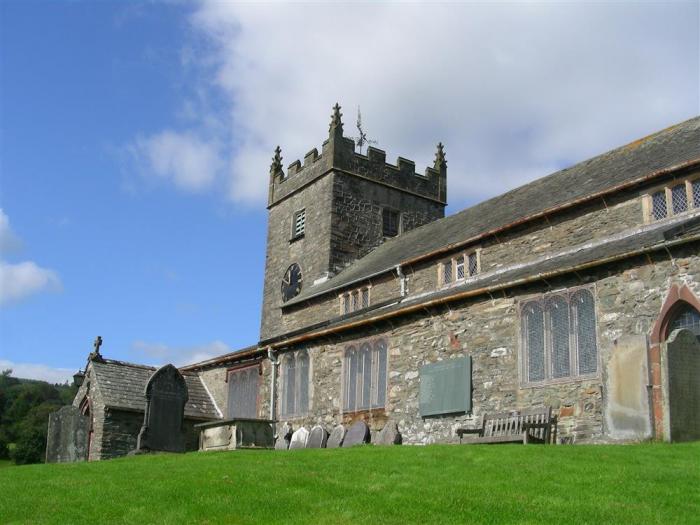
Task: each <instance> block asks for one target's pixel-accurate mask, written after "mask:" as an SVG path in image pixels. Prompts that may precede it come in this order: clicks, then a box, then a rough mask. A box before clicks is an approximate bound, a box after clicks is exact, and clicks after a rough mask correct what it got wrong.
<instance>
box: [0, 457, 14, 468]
mask: <svg viewBox="0 0 700 525" xmlns="http://www.w3.org/2000/svg"><path fill="white" fill-rule="evenodd" d="M12 465H14V463H12V461H11V460H9V459H0V468H4V467H11V466H12Z"/></svg>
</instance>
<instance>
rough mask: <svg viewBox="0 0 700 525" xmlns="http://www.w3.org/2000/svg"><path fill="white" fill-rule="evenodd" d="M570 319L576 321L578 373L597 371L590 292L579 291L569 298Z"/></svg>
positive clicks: (593, 318) (596, 350) (593, 312)
mask: <svg viewBox="0 0 700 525" xmlns="http://www.w3.org/2000/svg"><path fill="white" fill-rule="evenodd" d="M571 309H572V317H573V318H574V319H575V321H576V350H577V359H578V373H579V374H580V375H583V374H595V373H596V372H597V371H598V345H597V344H596V336H595V307H594V305H593V294H592V293H591V291H590V290H579V291H577V292H576V293H574V295H573V296H572V297H571Z"/></svg>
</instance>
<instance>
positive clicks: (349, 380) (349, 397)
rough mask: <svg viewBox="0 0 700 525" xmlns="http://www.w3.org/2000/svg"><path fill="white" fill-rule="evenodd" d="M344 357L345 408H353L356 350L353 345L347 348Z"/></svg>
mask: <svg viewBox="0 0 700 525" xmlns="http://www.w3.org/2000/svg"><path fill="white" fill-rule="evenodd" d="M346 359H347V362H346V366H345V370H346V375H347V377H346V381H345V408H346V409H347V410H355V400H356V396H357V351H356V350H355V347H354V346H351V347H349V348H348V350H347V352H346Z"/></svg>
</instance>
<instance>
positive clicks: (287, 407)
mask: <svg viewBox="0 0 700 525" xmlns="http://www.w3.org/2000/svg"><path fill="white" fill-rule="evenodd" d="M283 377H284V413H285V414H286V415H290V414H294V413H295V410H294V409H295V407H294V404H295V403H294V391H295V387H296V379H297V373H296V360H295V359H294V355H293V354H289V355H287V356H286V357H285V358H284V372H283Z"/></svg>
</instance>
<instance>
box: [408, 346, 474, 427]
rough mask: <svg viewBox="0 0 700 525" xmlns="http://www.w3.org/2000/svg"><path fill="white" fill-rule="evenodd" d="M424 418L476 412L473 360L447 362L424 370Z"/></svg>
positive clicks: (421, 409) (424, 367)
mask: <svg viewBox="0 0 700 525" xmlns="http://www.w3.org/2000/svg"><path fill="white" fill-rule="evenodd" d="M419 404H420V415H421V416H423V417H425V416H435V415H438V414H452V413H456V412H470V411H471V409H472V359H471V357H470V356H465V357H458V358H456V359H447V360H445V361H440V362H438V363H432V364H430V365H424V366H423V367H421V369H420V397H419Z"/></svg>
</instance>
